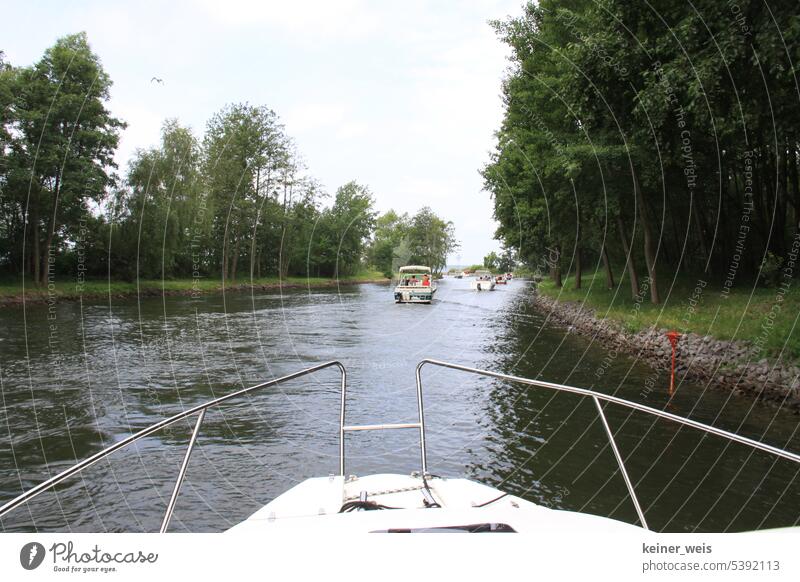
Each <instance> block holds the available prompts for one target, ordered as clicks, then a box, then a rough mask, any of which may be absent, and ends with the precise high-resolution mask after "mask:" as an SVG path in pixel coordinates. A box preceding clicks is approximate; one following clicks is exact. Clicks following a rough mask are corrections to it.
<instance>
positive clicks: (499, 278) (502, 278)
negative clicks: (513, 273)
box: [495, 275, 508, 285]
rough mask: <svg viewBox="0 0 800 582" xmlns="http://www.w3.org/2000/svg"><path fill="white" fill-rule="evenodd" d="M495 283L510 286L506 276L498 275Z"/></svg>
mask: <svg viewBox="0 0 800 582" xmlns="http://www.w3.org/2000/svg"><path fill="white" fill-rule="evenodd" d="M495 282H496V283H497V284H498V285H508V279H506V276H505V275H498V276H497V277H495Z"/></svg>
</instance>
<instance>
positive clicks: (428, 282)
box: [422, 275, 431, 287]
mask: <svg viewBox="0 0 800 582" xmlns="http://www.w3.org/2000/svg"><path fill="white" fill-rule="evenodd" d="M422 286H423V287H430V286H431V278H430V275H425V276H423V277H422Z"/></svg>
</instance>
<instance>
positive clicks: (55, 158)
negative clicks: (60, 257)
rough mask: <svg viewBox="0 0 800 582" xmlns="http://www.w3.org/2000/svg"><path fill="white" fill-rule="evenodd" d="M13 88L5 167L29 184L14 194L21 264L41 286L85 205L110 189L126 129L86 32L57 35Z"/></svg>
mask: <svg viewBox="0 0 800 582" xmlns="http://www.w3.org/2000/svg"><path fill="white" fill-rule="evenodd" d="M14 87H15V98H14V101H13V104H12V106H11V108H10V112H9V114H10V115H11V116H12V117H13V128H14V130H15V134H16V135H17V136H18V138H17V139H15V140H14V144H13V146H12V150H11V154H10V157H11V158H12V160H11V161H10V165H11V166H13V167H14V168H16V171H17V172H18V173H20V174H22V175H24V176H25V177H26V180H25V181H22V180H17V181H16V186H17V188H18V189H16V191H14V192H13V193H11V195H12V196H15V197H16V198H17V199H18V200H20V201H24V202H23V205H24V209H25V213H26V215H27V216H26V218H27V225H28V226H27V228H26V231H27V232H26V236H27V240H26V241H25V244H26V249H25V257H24V261H25V267H26V269H27V271H28V273H29V274H30V275H31V276H32V277H33V279H34V280H35V281H36V282H38V283H44V282H45V281H47V280H48V277H49V275H50V268H51V266H52V265H53V264H54V263H55V259H56V256H57V254H58V251H59V250H60V249H63V248H64V246H65V245H66V243H67V241H68V240H69V238H70V236H74V229H75V227H76V224H77V222H78V220H79V219H80V218H81V217H83V216H85V215H86V213H87V212H89V206H90V202H94V203H99V202H101V201H102V200H103V199H104V198H105V196H106V192H107V188H108V187H109V186H111V185H113V183H114V176H113V174H112V173H111V170H112V169H113V168H114V167H115V164H114V161H113V155H114V150H115V148H116V146H117V143H118V140H119V131H120V130H121V129H122V128H124V127H125V124H124V123H123V122H122V121H120V120H119V119H117V118H115V117H113V116H112V115H111V114H110V112H109V111H108V109H107V108H106V102H107V100H108V98H109V89H110V87H111V79H110V78H109V76H108V74H107V73H106V72H105V71H104V69H103V67H102V65H101V64H100V60H99V58H98V57H97V56H96V55H95V54H94V53H93V52H92V51H91V48H90V47H89V43H88V41H87V38H86V34H85V33H78V34H72V35H68V36H65V37H63V38H60V39H59V40H58V41H57V42H56V43H55V45H53V46H52V47H50V48H48V49H47V50H46V51H45V53H44V56H43V57H42V58H41V59H40V60H39V61H38V62H37V63H36V64H34V65H33V66H31V67H25V68H23V69H20V70H19V71H18V73H17V75H16V82H15V84H14ZM25 182H27V184H25ZM23 184H24V186H23Z"/></svg>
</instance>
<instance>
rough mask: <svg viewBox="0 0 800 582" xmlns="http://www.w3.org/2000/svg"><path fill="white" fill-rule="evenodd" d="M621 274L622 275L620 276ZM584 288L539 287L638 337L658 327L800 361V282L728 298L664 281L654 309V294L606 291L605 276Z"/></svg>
mask: <svg viewBox="0 0 800 582" xmlns="http://www.w3.org/2000/svg"><path fill="white" fill-rule="evenodd" d="M617 272H619V269H618V270H617ZM582 283H583V284H582V288H581V289H577V290H576V289H573V287H574V284H575V281H574V279H573V278H570V277H568V278H566V279H564V285H563V287H562V288H561V289H557V288H556V287H555V285H554V284H553V282H552V281H551V280H550V279H545V280H544V281H542V282H541V283H540V284H539V291H540V292H541V293H542V294H543V295H546V296H549V297H552V298H556V299H558V300H560V301H575V302H581V303H582V302H585V304H586V305H587V306H589V307H591V308H593V309H594V310H595V311H596V314H597V316H598V317H601V318H602V317H607V318H608V319H611V320H613V321H617V322H619V323H620V324H621V325H622V326H624V327H625V328H626V329H627V330H629V331H632V332H636V331H639V330H641V329H644V328H649V327H656V328H663V329H675V330H677V331H679V332H682V333H687V332H693V333H696V334H699V335H708V336H711V337H714V338H717V339H720V340H726V341H731V340H734V341H741V342H747V343H750V344H753V345H757V346H760V347H761V350H762V351H761V354H762V355H763V356H771V357H777V356H779V355H781V352H782V357H783V358H784V359H788V360H800V322H798V326H797V328H795V318H797V317H798V314H800V291H799V290H798V289H797V287H800V282H797V281H793V282H792V285H791V286H790V287H789V289H788V290H787V289H781V288H755V289H753V288H752V285H750V286H747V285H740V286H739V287H737V288H734V289H732V290H731V291H730V293H729V294H727V295H725V294H723V293H722V292H721V291H722V289H723V286H722V285H721V284H719V283H713V282H707V283H706V284H705V286H703V281H702V280H701V279H699V278H697V277H687V276H679V277H678V278H677V279H676V280H675V281H674V282H673V280H672V277H669V278H668V277H666V276H664V277H662V278H661V280H660V282H659V290H660V292H661V301H662V303H661V305H652V304H651V303H650V296H649V293H647V292H645V293H643V294H642V297H641V300H640V301H636V300H634V299H633V298H632V297H631V291H630V284H629V283H628V281H627V280H623V281H621V282H620V283H618V285H617V287H616V288H615V289H611V290H609V289H606V288H605V274H604V273H603V272H602V271H598V272H597V273H594V274H592V273H589V274H586V275H584V276H583V278H582Z"/></svg>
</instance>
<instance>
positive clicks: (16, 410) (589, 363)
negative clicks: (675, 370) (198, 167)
mask: <svg viewBox="0 0 800 582" xmlns="http://www.w3.org/2000/svg"><path fill="white" fill-rule="evenodd" d="M534 292H535V290H534V288H533V286H532V285H530V284H529V283H528V282H526V281H522V280H515V281H513V282H512V283H511V284H510V285H508V286H505V287H502V286H498V289H497V290H496V291H494V292H481V293H476V292H471V291H470V290H469V282H468V280H456V279H445V280H444V281H442V282H441V283H440V286H439V291H438V293H437V296H436V300H435V302H434V304H433V305H430V306H426V305H396V304H394V303H393V301H392V294H391V290H390V289H389V288H387V287H386V286H381V285H371V284H368V285H359V286H350V287H340V288H332V289H323V290H319V289H314V290H309V289H291V290H284V291H276V292H268V293H265V292H257V293H253V294H251V293H249V292H248V293H228V294H226V295H224V296H223V295H213V296H204V297H200V298H189V297H163V298H160V297H155V298H142V299H139V300H137V299H117V298H114V299H113V300H112V301H111V302H110V303H109V302H108V301H106V302H94V303H85V302H84V303H83V304H81V303H78V302H70V303H67V302H65V303H61V304H59V305H57V306H56V308H55V309H54V310H49V309H48V307H47V306H41V305H37V306H28V307H27V309H25V310H23V309H22V308H6V309H3V310H0V388H1V389H2V392H1V394H0V396H1V397H2V400H0V505H1V504H3V503H5V502H6V501H8V500H10V499H11V498H13V497H14V496H16V495H18V494H19V493H20V492H21V491H23V490H26V489H29V488H30V487H32V486H34V485H35V484H36V483H38V482H40V481H42V480H44V479H46V478H47V477H49V476H52V475H55V474H56V473H58V472H60V471H62V470H64V469H66V468H67V467H69V466H70V465H71V464H73V463H74V462H75V461H76V459H78V460H79V459H82V458H85V457H87V456H89V455H90V454H92V453H94V452H96V451H99V450H101V449H102V448H104V447H106V446H108V445H110V444H112V443H114V442H116V441H119V440H120V439H122V438H124V437H126V436H127V435H129V434H131V433H133V432H135V431H138V430H140V429H142V428H144V427H146V426H148V425H150V424H152V423H154V422H156V421H158V420H160V419H161V418H163V417H166V416H169V415H172V414H175V413H177V412H179V411H181V410H184V409H186V408H188V407H191V406H195V405H197V404H200V403H202V402H204V401H206V400H208V399H211V398H214V397H218V396H221V395H224V394H227V393H229V392H232V391H234V390H237V389H240V388H243V387H246V386H250V385H253V384H256V383H259V382H262V381H265V380H268V379H272V378H276V377H279V376H281V375H284V374H287V373H290V372H293V371H296V370H300V369H302V368H304V367H308V366H311V365H314V364H317V363H319V362H323V361H326V360H331V359H337V360H340V361H341V362H342V363H343V364H344V365H345V366H346V368H347V370H348V373H349V386H348V408H347V415H348V416H347V419H346V420H347V423H353V424H355V423H380V422H407V421H415V418H416V400H415V383H414V370H415V367H416V364H417V363H418V362H419V361H420V360H421V359H423V358H437V359H442V360H447V361H451V362H456V363H461V364H465V365H468V366H474V367H479V368H485V369H489V370H495V371H499V372H504V373H508V374H514V375H518V376H525V377H530V378H539V379H544V380H548V381H552V382H558V383H566V384H571V385H575V386H580V387H585V388H593V389H596V390H600V391H603V392H607V393H610V394H615V395H617V396H620V397H622V398H627V399H631V400H635V401H638V402H642V403H644V404H647V405H649V406H654V407H658V408H665V407H666V408H667V409H668V410H669V411H671V412H674V413H677V414H680V415H685V416H689V417H691V418H694V419H696V420H699V421H702V422H706V423H710V424H713V425H715V426H718V427H720V428H724V429H727V430H731V431H734V432H738V433H740V434H742V435H745V436H748V437H752V438H755V439H759V440H763V441H764V442H767V443H769V444H772V445H775V446H778V447H781V448H787V449H789V450H793V451H798V450H800V435H798V422H799V421H800V417H798V416H797V415H795V414H792V413H791V412H789V411H785V410H780V409H778V408H775V407H771V406H766V405H763V404H759V403H754V402H753V401H752V400H751V399H750V398H749V397H743V396H730V395H729V394H728V393H726V392H722V391H719V390H716V389H713V388H709V387H707V386H704V385H700V384H690V383H683V384H681V385H680V386H679V387H678V390H677V393H676V395H675V397H674V398H673V399H672V400H670V399H669V398H668V394H667V391H668V381H669V379H668V378H667V377H666V376H665V375H662V374H659V373H655V372H654V371H653V370H652V369H651V368H650V367H648V366H647V365H645V364H643V363H641V362H638V361H637V360H636V358H634V357H630V356H627V355H623V354H616V353H614V352H610V351H608V350H607V349H606V348H605V347H604V346H603V345H602V343H599V342H596V341H595V342H593V341H591V340H590V339H588V338H585V337H581V336H578V335H576V334H574V333H570V332H569V330H566V329H564V328H562V327H558V326H555V325H553V324H552V323H551V322H549V321H548V314H547V313H541V312H538V311H536V310H535V309H534V308H533V307H532V305H531V301H530V297H531V294H532V293H534ZM423 378H424V390H425V420H426V427H427V431H428V467H429V470H430V471H431V472H432V473H434V474H436V475H444V476H454V477H468V478H471V479H477V480H479V481H482V482H485V483H488V484H491V485H493V486H496V487H499V488H501V489H502V490H504V491H508V492H510V493H513V494H516V495H520V496H522V497H525V498H526V499H529V500H531V501H533V502H536V503H540V504H543V505H546V506H548V507H554V508H561V509H567V510H573V511H582V512H587V513H593V514H598V515H603V516H610V517H613V518H615V519H619V520H623V521H627V522H631V523H633V522H635V521H636V514H635V511H634V508H633V506H632V503H631V500H630V498H629V497H628V495H627V490H626V487H625V484H624V481H623V479H622V477H621V475H620V473H619V472H618V470H617V465H616V462H615V459H614V456H613V452H612V451H611V449H610V448H609V447H608V444H607V439H606V436H605V433H604V430H603V428H602V425H601V424H600V423H599V421H598V418H597V412H596V409H595V408H594V404H593V403H592V402H591V401H587V400H586V399H584V398H581V397H579V396H575V395H570V394H562V393H558V394H556V393H553V392H550V391H547V390H544V389H538V388H530V387H525V386H519V385H513V384H509V383H506V382H501V381H497V380H493V379H488V378H482V377H476V376H471V375H467V374H464V373H462V372H457V371H453V370H445V369H439V368H433V367H427V368H425V370H424V372H423ZM339 398H340V393H339V383H338V373H337V371H336V370H335V369H329V370H326V371H323V372H320V373H318V374H316V375H313V376H306V377H303V378H301V379H298V380H294V381H292V382H290V383H287V384H285V385H281V386H279V387H276V388H272V389H269V390H266V391H263V392H258V393H254V394H250V395H248V396H245V397H243V398H242V399H240V400H236V401H232V402H229V403H227V404H226V405H224V406H223V407H221V408H219V409H217V410H211V411H209V413H208V414H207V415H206V419H205V422H204V424H203V427H202V431H201V433H200V437H199V439H198V442H197V446H196V448H195V451H194V453H193V455H192V459H191V463H190V466H189V469H188V474H187V478H186V481H185V483H184V486H183V490H182V494H181V497H180V498H179V500H178V504H177V508H176V511H175V515H174V517H173V520H172V524H171V529H172V530H175V531H193V532H196V531H222V530H225V529H226V528H228V527H230V526H231V525H233V524H235V523H237V522H239V521H241V520H242V519H244V518H246V517H247V516H248V515H250V514H251V513H253V512H254V511H256V510H257V509H259V508H260V507H261V506H263V505H264V504H265V503H267V502H269V501H270V500H271V499H273V498H274V497H275V496H277V495H279V494H280V493H282V492H283V491H285V490H286V489H288V488H289V487H291V486H293V485H295V484H297V483H298V482H300V481H302V480H304V479H306V478H308V477H313V476H321V475H328V474H331V473H335V472H337V471H338V464H339V459H338V422H339ZM606 414H607V417H608V420H609V422H610V425H611V427H612V429H613V430H614V431H615V434H616V436H617V442H618V444H619V447H620V450H621V452H622V454H623V456H624V457H625V459H626V466H627V467H628V470H629V473H630V476H631V479H632V480H633V481H634V483H635V487H636V491H637V494H638V496H639V499H640V501H641V503H642V506H643V508H644V510H645V514H646V517H647V520H648V522H649V524H650V526H651V528H653V529H656V530H661V531H740V530H748V529H755V528H768V527H781V526H789V525H794V524H797V523H798V520H799V519H800V481H798V478H797V477H798V470H799V469H800V467H798V466H796V465H793V464H792V463H791V462H789V461H785V460H776V459H774V458H772V457H771V456H769V455H767V454H766V453H761V452H753V451H751V450H750V449H748V448H747V447H745V446H742V445H738V444H729V443H726V442H725V441H723V440H721V439H719V438H717V437H712V436H703V435H701V434H699V433H698V432H696V431H694V430H692V429H688V428H685V427H684V428H681V427H679V426H677V425H675V424H672V423H669V422H668V421H663V420H654V419H653V418H651V417H649V416H647V415H644V414H641V413H630V412H629V411H628V410H625V409H622V408H620V407H616V406H609V407H607V409H606ZM191 428H192V425H191V423H190V422H189V421H187V422H181V423H178V424H176V425H174V426H173V427H171V428H170V429H169V430H168V431H167V432H162V433H158V434H155V435H153V436H151V437H148V438H146V439H144V440H142V441H139V442H138V444H137V445H136V446H132V447H130V448H128V449H123V450H121V451H118V452H117V453H115V454H114V455H112V456H111V457H110V458H109V459H108V460H107V461H102V462H100V463H98V464H96V465H94V466H92V467H90V468H89V469H87V470H86V471H84V472H83V473H81V475H80V476H79V477H76V478H73V479H72V480H70V481H68V482H65V483H64V484H63V485H62V486H60V487H58V488H57V489H56V490H55V491H54V492H52V493H47V494H43V495H41V496H40V497H38V498H36V499H35V500H34V501H32V502H30V503H29V504H28V505H27V506H25V507H21V508H19V509H17V510H15V511H14V512H12V513H11V514H9V515H7V516H6V517H5V518H3V520H2V521H0V527H1V528H2V530H4V531H32V530H39V531H76V532H78V531H156V530H157V529H158V527H159V525H160V522H161V518H162V516H163V513H164V509H165V506H166V503H167V500H168V498H169V495H170V492H171V490H172V486H173V483H174V479H175V477H176V474H177V472H178V469H179V466H180V463H181V460H182V458H183V453H184V450H185V447H186V444H187V442H188V438H189V434H190V432H191ZM415 436H416V433H415V431H381V432H371V433H351V434H350V435H348V437H347V459H346V460H347V473H348V474H357V475H358V474H366V473H376V472H402V473H406V472H410V471H413V470H418V469H419V445H418V441H417V439H416V438H415Z"/></svg>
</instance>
